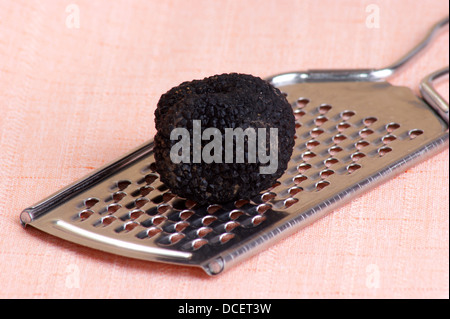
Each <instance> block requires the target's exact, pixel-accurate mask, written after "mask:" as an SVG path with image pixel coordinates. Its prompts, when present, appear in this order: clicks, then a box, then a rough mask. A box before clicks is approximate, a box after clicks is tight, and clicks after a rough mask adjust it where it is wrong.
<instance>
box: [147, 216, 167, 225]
mask: <svg viewBox="0 0 450 319" xmlns="http://www.w3.org/2000/svg"><path fill="white" fill-rule="evenodd" d="M166 220H167V218H166V217H165V216H161V215H157V216H154V217H153V218H152V219H151V222H152V224H153V225H154V226H158V225H161V224H162V223H164V222H165V221H166Z"/></svg>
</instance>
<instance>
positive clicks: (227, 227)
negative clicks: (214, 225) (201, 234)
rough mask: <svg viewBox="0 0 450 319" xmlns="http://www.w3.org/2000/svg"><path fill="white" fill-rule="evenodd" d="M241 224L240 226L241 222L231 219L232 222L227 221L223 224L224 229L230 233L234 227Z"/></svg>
mask: <svg viewBox="0 0 450 319" xmlns="http://www.w3.org/2000/svg"><path fill="white" fill-rule="evenodd" d="M239 226H240V224H239V223H238V222H236V221H230V222H227V223H225V225H224V226H223V229H224V230H225V231H226V232H227V233H229V232H231V231H232V230H233V229H235V228H236V227H239Z"/></svg>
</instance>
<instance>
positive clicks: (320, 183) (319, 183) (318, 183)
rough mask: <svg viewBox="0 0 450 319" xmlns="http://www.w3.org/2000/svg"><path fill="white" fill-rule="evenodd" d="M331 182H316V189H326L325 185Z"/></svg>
mask: <svg viewBox="0 0 450 319" xmlns="http://www.w3.org/2000/svg"><path fill="white" fill-rule="evenodd" d="M329 185H330V182H328V181H320V182H317V183H316V190H317V191H321V190H322V189H324V188H325V187H327V186H329Z"/></svg>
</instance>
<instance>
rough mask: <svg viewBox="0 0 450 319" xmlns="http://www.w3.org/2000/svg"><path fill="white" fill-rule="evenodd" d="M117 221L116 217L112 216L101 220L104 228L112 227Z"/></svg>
mask: <svg viewBox="0 0 450 319" xmlns="http://www.w3.org/2000/svg"><path fill="white" fill-rule="evenodd" d="M116 219H117V218H116V217H114V216H111V215H109V216H105V217H103V218H102V219H101V224H102V225H103V226H108V225H111V224H112V223H113V222H114V221H115V220H116Z"/></svg>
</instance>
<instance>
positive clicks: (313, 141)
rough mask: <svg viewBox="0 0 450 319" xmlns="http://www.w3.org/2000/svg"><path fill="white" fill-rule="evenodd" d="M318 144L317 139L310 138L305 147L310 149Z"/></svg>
mask: <svg viewBox="0 0 450 319" xmlns="http://www.w3.org/2000/svg"><path fill="white" fill-rule="evenodd" d="M319 145H320V142H319V141H316V140H310V141H308V142H306V148H307V149H309V150H312V149H313V148H314V147H317V146H319Z"/></svg>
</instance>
